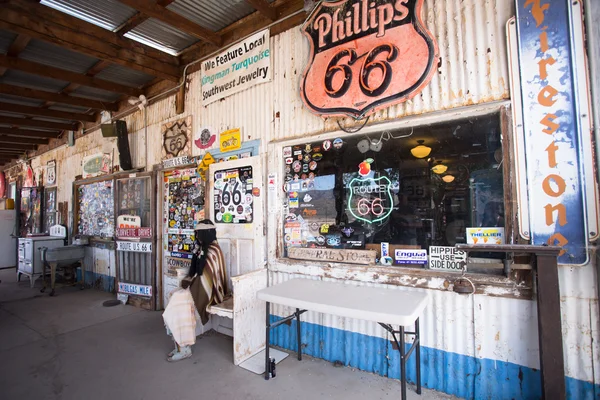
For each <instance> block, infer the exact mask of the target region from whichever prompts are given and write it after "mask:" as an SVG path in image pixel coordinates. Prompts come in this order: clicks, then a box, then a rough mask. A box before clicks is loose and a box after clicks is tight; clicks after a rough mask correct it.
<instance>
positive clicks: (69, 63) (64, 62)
mask: <svg viewBox="0 0 600 400" xmlns="http://www.w3.org/2000/svg"><path fill="white" fill-rule="evenodd" d="M19 58H23V59H25V60H28V61H32V62H36V63H39V64H44V65H49V66H51V67H56V68H61V69H65V70H68V71H72V72H77V73H79V74H84V73H86V72H87V71H88V70H89V69H90V68H92V67H93V66H94V65H95V64H96V63H97V62H98V61H100V60H98V59H97V58H94V57H89V56H86V55H84V54H81V53H76V52H74V51H71V50H68V49H66V48H64V47H59V46H56V45H53V44H50V43H47V42H42V41H41V40H36V39H32V40H31V41H30V42H29V44H28V45H27V47H26V48H25V49H24V50H23V51H22V52H21V53H19Z"/></svg>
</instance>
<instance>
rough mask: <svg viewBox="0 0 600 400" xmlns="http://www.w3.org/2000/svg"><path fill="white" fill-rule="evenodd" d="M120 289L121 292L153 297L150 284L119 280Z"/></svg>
mask: <svg viewBox="0 0 600 400" xmlns="http://www.w3.org/2000/svg"><path fill="white" fill-rule="evenodd" d="M118 291H119V293H125V294H134V295H138V296H145V297H152V286H149V285H136V284H134V283H125V282H119V290H118Z"/></svg>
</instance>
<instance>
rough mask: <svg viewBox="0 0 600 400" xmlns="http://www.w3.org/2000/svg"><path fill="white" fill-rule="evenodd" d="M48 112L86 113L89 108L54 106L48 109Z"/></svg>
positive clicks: (64, 105) (65, 105)
mask: <svg viewBox="0 0 600 400" xmlns="http://www.w3.org/2000/svg"><path fill="white" fill-rule="evenodd" d="M48 108H49V109H50V110H56V111H65V112H76V113H87V111H88V110H89V108H86V107H78V106H70V105H67V104H60V105H58V104H56V105H53V106H51V107H48Z"/></svg>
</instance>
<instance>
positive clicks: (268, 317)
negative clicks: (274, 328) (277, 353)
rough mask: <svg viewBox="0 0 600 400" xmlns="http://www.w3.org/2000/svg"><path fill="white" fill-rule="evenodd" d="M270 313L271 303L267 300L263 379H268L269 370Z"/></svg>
mask: <svg viewBox="0 0 600 400" xmlns="http://www.w3.org/2000/svg"><path fill="white" fill-rule="evenodd" d="M270 314H271V303H269V302H268V301H267V312H266V321H265V324H266V327H267V329H265V330H266V332H267V333H266V342H265V380H267V381H268V380H269V372H270V370H271V362H270V360H269V340H270V330H271V323H270V320H269V319H270Z"/></svg>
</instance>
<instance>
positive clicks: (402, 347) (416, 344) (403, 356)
mask: <svg viewBox="0 0 600 400" xmlns="http://www.w3.org/2000/svg"><path fill="white" fill-rule="evenodd" d="M379 325H381V326H382V327H383V328H384V329H385V330H387V331H388V332H389V333H390V334H391V335H392V338H393V339H394V343H396V346H397V347H398V352H399V353H400V381H401V395H402V400H406V360H408V359H409V358H410V356H411V355H412V352H413V351H415V354H416V364H417V365H416V367H417V394H421V332H420V329H419V319H418V318H417V320H416V321H415V331H414V332H406V331H405V330H404V327H403V326H401V327H400V328H399V330H397V331H396V330H394V328H392V326H391V325H390V324H384V323H381V322H380V323H379ZM396 334H398V335H399V336H400V338H398V337H396ZM404 335H415V340H414V341H413V344H412V345H411V347H410V349H409V350H408V352H407V351H406V342H405V340H404Z"/></svg>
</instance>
